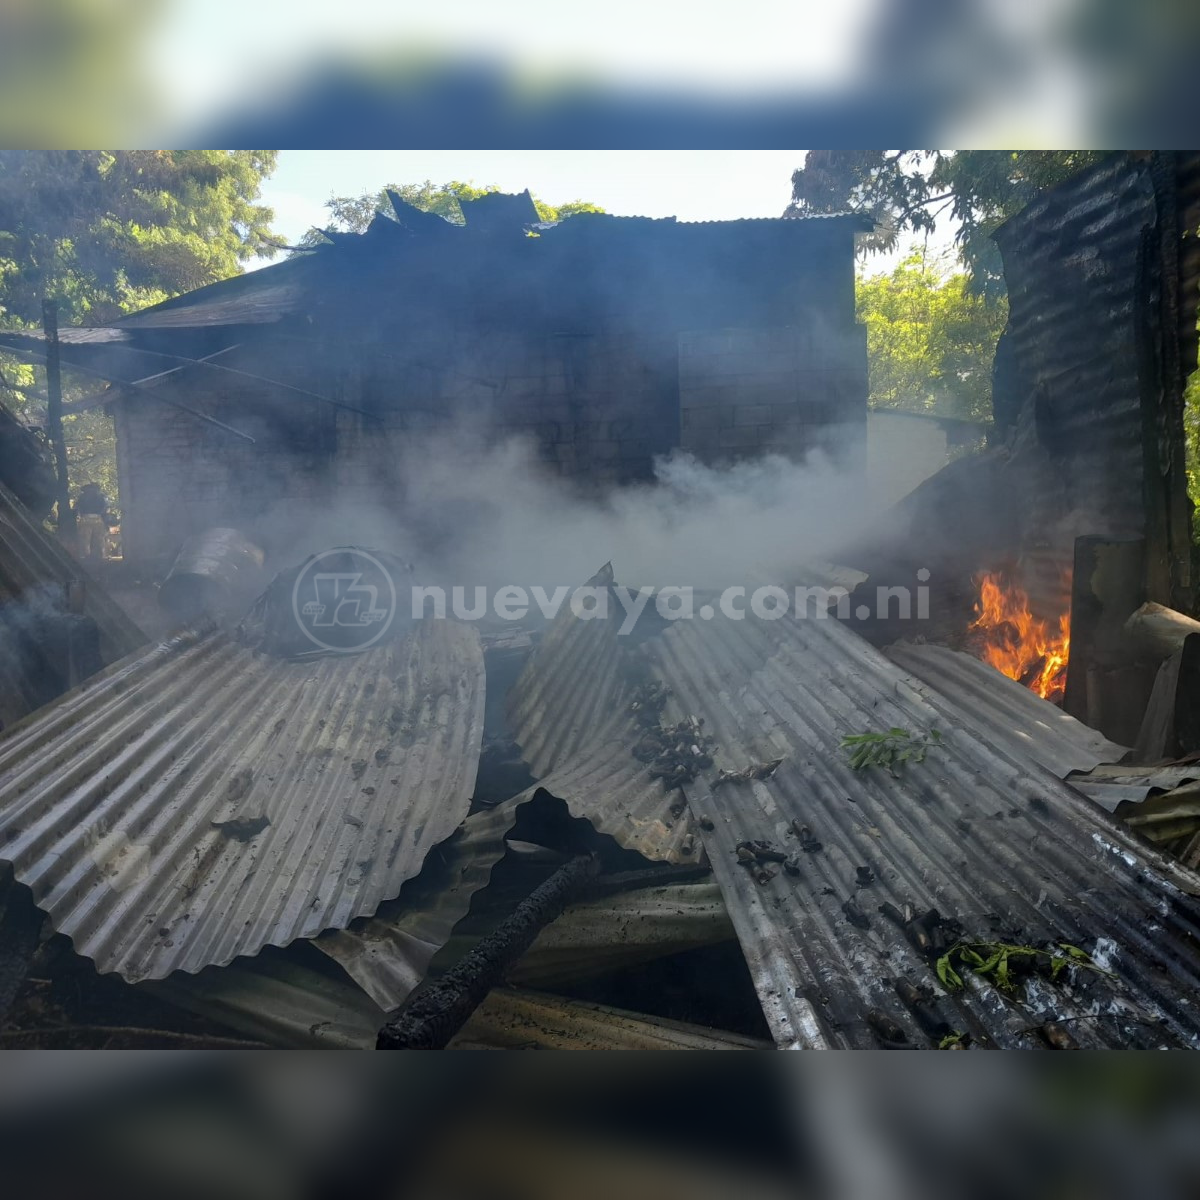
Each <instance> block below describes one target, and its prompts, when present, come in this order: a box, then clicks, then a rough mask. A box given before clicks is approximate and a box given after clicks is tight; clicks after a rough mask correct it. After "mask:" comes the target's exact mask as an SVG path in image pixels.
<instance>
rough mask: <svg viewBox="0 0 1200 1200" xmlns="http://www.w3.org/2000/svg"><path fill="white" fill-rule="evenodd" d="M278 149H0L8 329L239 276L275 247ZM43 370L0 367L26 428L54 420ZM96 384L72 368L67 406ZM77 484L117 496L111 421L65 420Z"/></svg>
mask: <svg viewBox="0 0 1200 1200" xmlns="http://www.w3.org/2000/svg"><path fill="white" fill-rule="evenodd" d="M275 158H276V152H275V151H274V150H74V151H43V150H37V151H25V150H3V151H0V325H2V326H5V327H7V328H10V329H11V328H27V327H31V326H40V324H41V320H42V300H43V299H44V298H53V299H55V300H57V301H58V304H59V322H60V324H61V325H64V326H65V325H72V324H97V323H101V322H104V321H108V320H112V319H114V318H116V317H119V316H121V315H122V314H124V313H128V312H133V311H136V310H137V309H140V308H145V307H146V306H147V305H150V304H155V303H158V302H159V301H162V300H165V299H167V298H169V297H170V296H175V295H178V294H179V293H180V292H185V291H190V290H192V289H193V288H197V287H202V286H203V285H204V284H206V283H213V282H215V281H216V280H218V279H225V278H227V277H228V276H230V275H236V274H237V273H238V272H240V271H241V269H242V264H243V263H244V262H246V261H247V260H248V259H250V258H253V257H255V256H256V255H266V254H270V253H272V252H273V251H274V250H275V249H276V244H275V243H274V242H273V240H272V238H271V235H270V232H269V225H270V222H271V219H272V216H273V214H272V212H271V210H270V209H269V208H267V207H265V206H263V205H261V204H258V203H257V200H258V197H259V188H260V185H261V183H262V181H263V179H264V178H266V177H267V176H268V175H269V174H270V173H271V171H272V170H273V169H274V166H275ZM43 378H44V376H43V373H42V369H41V368H40V367H39V368H36V369H35V368H34V367H31V366H30V365H28V364H26V363H22V362H19V361H17V360H16V359H13V358H11V357H7V356H3V357H0V394H2V395H0V398H3V400H4V401H5V403H7V404H8V406H9V407H10V408H11V409H13V411H14V412H15V413H16V414H17V415H18V416H20V417H21V418H22V419H24V420H25V421H26V422H27V423H29V424H33V425H39V424H41V423H42V421H43V420H44V417H45V395H44V391H43V390H42V389H41V388H40V387H39V381H41V380H42V379H43ZM98 386H99V384H98V382H97V381H96V380H95V379H94V378H90V377H85V376H73V375H72V373H71V371H70V368H69V367H64V369H63V396H64V399H65V400H66V401H68V402H70V401H71V400H73V399H77V398H79V397H80V396H82V395H85V394H87V393H89V392H92V391H95V390H96V388H97V387H98ZM64 435H65V438H66V441H67V460H68V470H69V473H70V476H71V481H72V483H73V484H75V485H76V486H78V485H79V484H82V483H86V482H89V481H94V482H96V483H99V484H100V485H101V486H102V487H103V488H104V489H105V491H106V492H107V493H108V495H109V496H110V497H113V498H115V497H116V494H117V489H116V458H115V446H114V441H113V432H112V422H111V421H110V420H109V419H108V418H106V417H105V415H104V413H103V412H102V411H99V410H95V411H92V412H88V413H81V414H79V415H78V416H72V417H68V418H66V419H65V420H64Z"/></svg>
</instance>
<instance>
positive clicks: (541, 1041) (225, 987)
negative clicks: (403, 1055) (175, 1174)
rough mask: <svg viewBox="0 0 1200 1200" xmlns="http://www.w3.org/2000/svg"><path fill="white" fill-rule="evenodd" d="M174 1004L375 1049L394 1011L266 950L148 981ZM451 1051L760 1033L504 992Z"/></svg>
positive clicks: (226, 1020) (646, 1043)
mask: <svg viewBox="0 0 1200 1200" xmlns="http://www.w3.org/2000/svg"><path fill="white" fill-rule="evenodd" d="M148 986H149V988H150V990H151V991H153V992H154V993H155V994H156V995H158V996H161V997H162V998H163V999H165V1000H169V1001H170V1002H171V1003H172V1004H176V1005H178V1006H179V1007H180V1008H183V1009H186V1010H188V1011H189V1012H194V1013H197V1014H199V1015H200V1016H203V1017H207V1018H208V1019H210V1020H216V1021H220V1022H221V1023H222V1024H223V1025H227V1026H228V1027H229V1028H230V1029H236V1030H238V1031H240V1032H241V1033H244V1034H248V1035H250V1036H252V1037H255V1038H259V1039H261V1040H262V1041H264V1042H267V1043H268V1044H270V1045H273V1046H280V1047H295V1048H304V1047H310V1048H321V1049H342V1050H372V1049H374V1047H375V1039H376V1037H377V1036H378V1033H379V1028H380V1026H381V1025H382V1024H383V1023H384V1020H385V1018H386V1013H385V1012H384V1010H383V1009H382V1008H380V1007H379V1006H378V1005H376V1004H375V1003H374V1002H373V1001H372V1000H371V999H370V997H369V996H367V995H366V993H365V992H363V991H361V990H360V989H359V988H357V987H355V986H354V984H353V983H351V982H350V981H349V980H347V979H345V978H342V979H339V978H337V977H335V976H332V975H326V974H323V973H321V972H319V971H315V970H313V969H312V968H311V967H308V966H306V965H302V964H299V963H296V962H292V961H289V960H288V959H287V958H286V957H285V956H283V955H276V954H271V953H267V954H263V955H260V956H259V957H258V958H256V959H254V960H253V961H252V962H247V963H244V964H236V965H234V966H231V967H213V968H210V969H208V970H206V971H202V972H201V973H200V974H199V975H195V976H188V977H183V978H181V977H178V976H176V977H173V978H171V979H167V980H163V981H161V982H158V983H154V984H150V985H148ZM450 1048H451V1049H511V1048H522V1049H566V1050H572V1049H574V1050H746V1049H758V1048H766V1044H765V1043H763V1042H759V1041H756V1040H755V1039H753V1038H747V1037H743V1036H741V1035H739V1034H735V1033H728V1032H726V1031H724V1030H717V1029H705V1028H703V1027H702V1026H698V1025H688V1024H685V1023H683V1022H679V1021H668V1020H664V1019H662V1018H659V1017H650V1016H645V1015H643V1014H640V1013H629V1012H622V1011H621V1010H620V1009H615V1008H608V1007H606V1006H604V1005H599V1004H590V1003H587V1002H585V1001H581V1000H567V999H564V998H562V997H560V996H551V995H547V994H545V993H539V992H527V991H516V990H509V989H501V988H498V989H496V990H495V991H492V992H491V993H489V994H488V996H487V997H486V998H485V999H484V1001H483V1003H482V1004H480V1006H479V1008H478V1009H477V1010H476V1011H475V1013H474V1014H473V1015H472V1017H471V1019H470V1020H469V1021H468V1022H467V1023H466V1025H464V1026H463V1028H462V1029H461V1030H460V1031H459V1033H458V1034H457V1036H456V1037H455V1039H454V1040H453V1041H452V1042H451V1043H450Z"/></svg>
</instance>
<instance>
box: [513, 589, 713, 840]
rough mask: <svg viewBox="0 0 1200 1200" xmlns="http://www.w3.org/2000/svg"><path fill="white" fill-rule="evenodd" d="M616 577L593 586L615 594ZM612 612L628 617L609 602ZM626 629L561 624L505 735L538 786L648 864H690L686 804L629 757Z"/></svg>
mask: <svg viewBox="0 0 1200 1200" xmlns="http://www.w3.org/2000/svg"><path fill="white" fill-rule="evenodd" d="M612 578H613V576H612V569H611V567H605V568H604V570H602V571H601V572H600V574H598V575H596V576H595V577H594V578H593V579H591V580H589V585H590V586H593V587H609V586H610V585H611V584H612ZM608 599H609V611H610V612H613V613H620V612H623V610H622V609H621V606H620V603H619V601H618V600H617V599H616V597H615V596H614V595H612V594H611V593H610V594H609V597H608ZM620 625H621V621H620V619H619V618H618V619H616V620H612V619H606V620H597V619H590V618H587V617H577V616H575V615H574V613H572V612H571V609H570V606H569V605H564V606H563V609H562V611H561V612H560V613H559V614H558V616H557V617H555V619H554V621H553V622H552V624H551V626H550V628H549V630H548V631H547V632H546V635H545V637H544V638H543V640H542V642H541V644H540V645H539V646H538V648H537V649H536V650H535V651H534V653H533V655H532V657H531V658H530V660H529V662H528V663H527V664H526V665H525V669H524V670H523V671H522V672H521V676H520V678H519V679H518V680H517V682H516V684H515V685H514V686H513V689H512V691H511V693H510V695H509V703H508V719H509V728H510V731H511V733H512V736H513V738H514V740H515V741H516V743H517V745H518V746H520V747H521V752H522V756H523V757H524V759H525V762H526V763H528V765H529V769H530V771H531V772H532V773H533V775H534V776H535V777H536V778H537V779H538V781H539V783H538V786H540V787H542V788H545V790H546V791H548V792H549V793H550V794H551V795H553V796H557V797H558V798H559V799H561V800H563V801H565V802H566V804H567V807H568V808H569V809H570V811H571V813H572V815H573V816H577V817H586V818H587V819H588V820H589V821H591V823H592V824H593V825H594V826H595V827H596V828H597V829H598V830H599V831H600V832H601V833H606V834H609V835H610V836H611V837H614V838H615V839H616V840H617V841H618V842H619V843H620V844H621V845H622V846H625V847H626V848H627V849H630V850H637V851H638V852H639V853H640V854H643V855H645V857H646V858H649V859H655V860H666V861H669V862H694V861H696V858H697V853H698V850H699V843H698V842H697V841H696V838H695V831H694V829H693V828H692V825H691V821H690V819H689V818H688V816H687V813H686V811H685V809H684V806H683V804H682V798H681V796H680V794H679V793H678V792H677V791H676V792H668V791H667V790H666V789H665V788H664V786H663V783H662V780H661V779H656V778H654V777H653V776H652V775H651V773H650V768H649V767H648V766H647V765H646V764H645V763H642V762H640V761H638V759H636V758H635V757H634V756H633V753H632V750H633V746H634V744H635V743H636V742H637V740H638V732H637V724H636V721H635V718H634V714H633V712H632V710H631V707H630V706H631V704H632V703H633V699H634V695H633V693H634V690H635V689H634V685H633V682H632V679H631V676H630V674H629V655H630V654H631V653H632V648H631V647H629V646H628V645H627V643H628V642H629V640H630V639H629V638H627V637H622V636H621V635H620V634H619V632H618V630H619V628H620Z"/></svg>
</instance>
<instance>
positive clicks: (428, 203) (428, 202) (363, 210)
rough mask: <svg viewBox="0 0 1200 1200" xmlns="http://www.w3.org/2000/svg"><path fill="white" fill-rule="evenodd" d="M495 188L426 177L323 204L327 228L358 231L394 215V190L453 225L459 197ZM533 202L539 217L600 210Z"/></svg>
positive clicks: (314, 237)
mask: <svg viewBox="0 0 1200 1200" xmlns="http://www.w3.org/2000/svg"><path fill="white" fill-rule="evenodd" d="M499 190H500V189H499V188H498V187H496V186H495V185H494V184H492V185H489V186H488V187H476V186H475V185H474V184H472V183H463V182H462V181H461V180H451V181H450V182H449V183H434V182H433V181H432V180H430V179H427V180H426V181H425V182H424V183H389V184H388V185H387V186H386V187H381V188H379V190H378V191H372V192H363V193H362V195H360V196H330V198H329V199H328V200H326V201H325V207H326V208H327V209H329V213H330V216H331V218H332V220H331V221H330V223H329V225H328V226H327V228H332V229H340V230H346V231H348V232H352V233H362V232H363V231H364V230H365V229H366V228H367V226H368V225H370V223H371V222H372V221H373V220H374V219H375V217H376V216H377V215H380V214H382V215H383V216H385V217H392V216H394V214H393V212H392V204H391V201H390V200H389V199H388V197H387V193H388V192H389V191H391V192H395V193H396V195H398V196H399V197H400V198H401V199H402V200H405V201H407V202H408V203H409V204H411V205H412V206H413V207H414V208H419V209H421V211H422V212H432V213H437V214H438V215H439V216H442V217H445V218H446V220H447V221H452V222H453V223H454V224H455V225H462V224H463V223H464V221H465V218H464V217H463V212H462V206H461V204H460V203H459V202H460V201H462V200H478V199H479V197H480V196H486V195H487V194H488V193H490V192H498V191H499ZM533 205H534V207H535V208H536V209H537V213H538V216H539V217H540V218H541V219H542V220H543V221H565V220H566V219H567V218H568V217H573V216H575V214H576V213H581V212H596V213H599V212H603V211H604V209H602V208H601V207H600V206H599V205H598V204H592V203H591V202H590V201H588V200H569V201H567V203H565V204H559V205H553V204H547V203H546V202H545V201H544V200H539V199H538V198H537V197H536V196H535V197H534V198H533ZM324 240H325V239H324V238H323V237H322V234H321V231H320V230H319V229H310V230H309V231H308V233H306V234H305V235H304V237H303V238H302V239H301V242H300V245H301V246H302V247H304V248H306V249H307V248H310V247H313V246H319V245H320V244H321V243H322V242H323V241H324Z"/></svg>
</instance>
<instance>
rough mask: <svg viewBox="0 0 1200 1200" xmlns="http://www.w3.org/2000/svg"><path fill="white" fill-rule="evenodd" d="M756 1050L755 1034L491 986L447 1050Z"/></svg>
mask: <svg viewBox="0 0 1200 1200" xmlns="http://www.w3.org/2000/svg"><path fill="white" fill-rule="evenodd" d="M474 1047H478V1048H481V1049H493V1048H511V1049H518V1048H523V1049H531V1048H534V1047H537V1048H539V1049H544V1050H762V1049H769V1046H768V1045H767V1043H765V1042H761V1041H759V1040H758V1039H757V1038H749V1037H742V1036H740V1035H739V1034H736V1033H729V1032H727V1031H726V1030H721V1029H705V1028H704V1027H703V1026H700V1025H689V1024H686V1023H684V1022H682V1021H668V1020H666V1019H665V1018H662V1017H648V1016H645V1015H644V1014H641V1013H631V1012H623V1011H622V1010H621V1009H618V1008H610V1007H608V1006H607V1005H604V1004H591V1003H588V1002H586V1001H583V1000H564V999H563V998H562V997H561V996H551V995H547V994H546V993H544V992H527V991H518V990H515V989H508V988H503V989H497V990H496V991H494V992H492V993H490V994H489V995H488V997H487V999H486V1000H484V1002H483V1003H482V1004H481V1005H480V1006H479V1008H478V1009H476V1011H475V1013H474V1014H473V1015H472V1017H471V1019H470V1021H468V1022H467V1024H466V1025H465V1026H464V1027H463V1029H462V1030H461V1031H460V1032H459V1034H458V1035H457V1036H456V1037H455V1038H454V1040H453V1041H452V1042H451V1043H450V1046H449V1049H452V1050H467V1049H472V1048H474Z"/></svg>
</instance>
